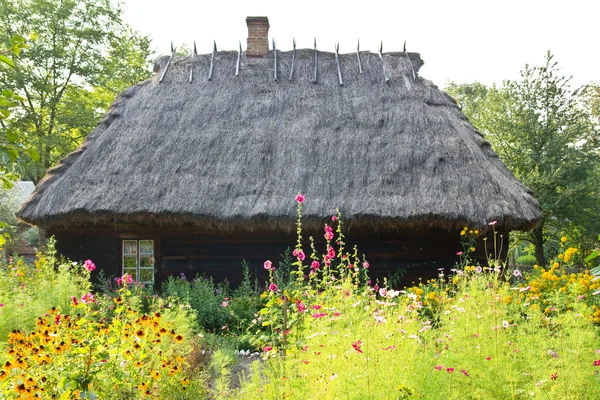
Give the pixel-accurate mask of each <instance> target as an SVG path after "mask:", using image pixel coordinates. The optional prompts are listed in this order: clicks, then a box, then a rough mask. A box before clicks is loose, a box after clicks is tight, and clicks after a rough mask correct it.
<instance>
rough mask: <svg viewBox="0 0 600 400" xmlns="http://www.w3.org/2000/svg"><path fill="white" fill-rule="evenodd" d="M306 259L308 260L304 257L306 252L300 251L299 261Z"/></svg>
mask: <svg viewBox="0 0 600 400" xmlns="http://www.w3.org/2000/svg"><path fill="white" fill-rule="evenodd" d="M305 258H306V256H305V255H304V252H303V251H302V250H299V251H298V260H300V261H304V259H305Z"/></svg>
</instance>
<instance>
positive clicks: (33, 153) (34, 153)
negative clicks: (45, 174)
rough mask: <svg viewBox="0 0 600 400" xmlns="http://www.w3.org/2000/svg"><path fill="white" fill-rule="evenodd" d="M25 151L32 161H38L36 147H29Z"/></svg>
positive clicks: (38, 156) (38, 155)
mask: <svg viewBox="0 0 600 400" xmlns="http://www.w3.org/2000/svg"><path fill="white" fill-rule="evenodd" d="M26 151H27V154H29V157H31V159H32V160H33V161H35V162H38V161H40V153H38V152H37V150H36V149H34V148H33V147H30V148H28V149H27V150H26Z"/></svg>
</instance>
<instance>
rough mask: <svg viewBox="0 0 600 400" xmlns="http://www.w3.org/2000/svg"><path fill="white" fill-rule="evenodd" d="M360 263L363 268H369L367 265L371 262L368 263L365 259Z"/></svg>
mask: <svg viewBox="0 0 600 400" xmlns="http://www.w3.org/2000/svg"><path fill="white" fill-rule="evenodd" d="M362 265H363V268H364V269H369V267H370V266H371V264H369V262H368V261H365V262H363V264H362Z"/></svg>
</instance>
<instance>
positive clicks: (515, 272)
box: [513, 269, 523, 278]
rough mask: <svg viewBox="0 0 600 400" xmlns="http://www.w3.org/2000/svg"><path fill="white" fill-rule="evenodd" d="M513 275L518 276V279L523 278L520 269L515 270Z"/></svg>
mask: <svg viewBox="0 0 600 400" xmlns="http://www.w3.org/2000/svg"><path fill="white" fill-rule="evenodd" d="M513 275H514V276H516V277H517V278H520V277H522V276H523V274H522V273H521V271H519V270H518V269H515V270H514V271H513Z"/></svg>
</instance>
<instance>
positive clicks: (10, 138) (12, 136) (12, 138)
mask: <svg viewBox="0 0 600 400" xmlns="http://www.w3.org/2000/svg"><path fill="white" fill-rule="evenodd" d="M18 138H19V136H18V135H17V133H16V132H15V131H12V130H9V131H7V132H6V139H8V141H9V142H11V143H15V142H16V141H17V139H18Z"/></svg>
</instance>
